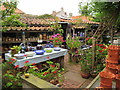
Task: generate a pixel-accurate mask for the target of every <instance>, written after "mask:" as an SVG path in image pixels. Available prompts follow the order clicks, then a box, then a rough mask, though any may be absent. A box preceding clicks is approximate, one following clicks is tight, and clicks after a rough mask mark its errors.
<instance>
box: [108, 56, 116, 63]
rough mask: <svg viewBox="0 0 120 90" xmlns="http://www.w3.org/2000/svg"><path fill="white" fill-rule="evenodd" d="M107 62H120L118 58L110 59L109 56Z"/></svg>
mask: <svg viewBox="0 0 120 90" xmlns="http://www.w3.org/2000/svg"><path fill="white" fill-rule="evenodd" d="M106 62H109V63H115V64H118V60H116V59H109V56H108V58H107V59H106Z"/></svg>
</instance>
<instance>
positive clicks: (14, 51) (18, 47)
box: [11, 46, 21, 57]
mask: <svg viewBox="0 0 120 90" xmlns="http://www.w3.org/2000/svg"><path fill="white" fill-rule="evenodd" d="M20 50H21V47H20V46H13V47H12V48H11V55H12V57H13V56H14V55H15V54H17V53H18V52H19V51H20Z"/></svg>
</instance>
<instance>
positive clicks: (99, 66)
mask: <svg viewBox="0 0 120 90" xmlns="http://www.w3.org/2000/svg"><path fill="white" fill-rule="evenodd" d="M103 69H104V66H103V65H102V64H97V65H95V66H94V67H93V68H92V69H91V71H90V75H91V77H92V78H95V77H96V76H97V75H98V74H99V72H101V71H102V70H103Z"/></svg>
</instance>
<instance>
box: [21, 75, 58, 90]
mask: <svg viewBox="0 0 120 90" xmlns="http://www.w3.org/2000/svg"><path fill="white" fill-rule="evenodd" d="M21 78H22V80H23V82H22V84H23V85H22V86H23V88H28V89H31V88H32V89H44V88H46V89H47V88H49V89H51V90H52V89H60V88H58V87H56V86H55V85H53V84H51V83H49V82H47V81H45V80H42V79H40V78H38V77H36V76H34V75H32V74H30V76H29V78H25V76H24V75H23V76H21Z"/></svg>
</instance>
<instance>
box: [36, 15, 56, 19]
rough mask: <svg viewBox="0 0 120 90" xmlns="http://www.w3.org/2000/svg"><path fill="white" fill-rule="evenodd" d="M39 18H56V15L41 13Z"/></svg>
mask: <svg viewBox="0 0 120 90" xmlns="http://www.w3.org/2000/svg"><path fill="white" fill-rule="evenodd" d="M38 18H40V19H54V18H55V17H54V16H52V15H49V14H44V15H40V16H38Z"/></svg>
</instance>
